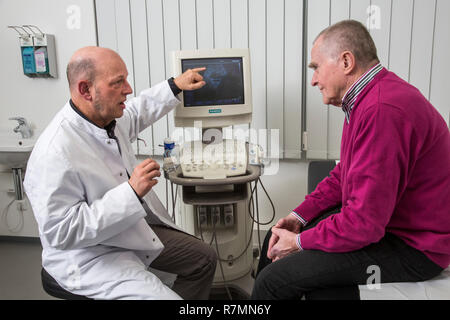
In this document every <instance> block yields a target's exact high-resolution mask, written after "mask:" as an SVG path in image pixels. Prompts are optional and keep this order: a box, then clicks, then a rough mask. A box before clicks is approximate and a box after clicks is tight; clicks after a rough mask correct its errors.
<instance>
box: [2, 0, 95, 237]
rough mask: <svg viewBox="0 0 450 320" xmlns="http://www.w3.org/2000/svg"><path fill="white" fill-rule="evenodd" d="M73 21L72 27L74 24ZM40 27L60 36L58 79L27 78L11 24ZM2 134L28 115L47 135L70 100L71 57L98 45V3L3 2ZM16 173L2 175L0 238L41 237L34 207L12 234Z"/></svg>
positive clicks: (65, 0)
mask: <svg viewBox="0 0 450 320" xmlns="http://www.w3.org/2000/svg"><path fill="white" fill-rule="evenodd" d="M71 5H76V6H77V7H78V8H79V9H80V28H79V29H69V28H68V26H67V22H68V20H69V25H72V26H73V22H74V21H73V20H70V18H71V13H68V12H67V9H68V7H69V6H71ZM70 23H72V24H70ZM23 24H32V25H37V26H38V27H39V28H40V29H41V30H42V31H43V32H45V33H49V34H53V35H55V40H56V41H55V42H56V57H57V61H56V63H57V69H58V77H57V78H56V79H32V78H28V77H26V76H25V75H24V74H23V71H22V62H21V56H20V47H19V40H18V34H17V33H16V32H15V31H14V30H12V29H8V28H7V26H8V25H23ZM0 43H1V50H0V70H1V75H2V76H1V77H0V98H1V99H0V130H8V131H11V132H12V129H13V128H14V127H15V126H16V123H14V122H12V121H9V120H8V118H10V117H12V116H23V117H25V118H27V119H28V120H29V121H31V122H32V124H33V125H34V126H35V128H36V129H37V131H42V130H43V129H44V128H45V126H46V125H47V124H48V123H49V122H50V120H51V119H52V118H53V116H54V115H55V113H56V112H57V111H58V110H59V109H60V108H61V107H62V106H63V105H64V104H65V102H66V101H67V99H68V97H69V91H68V87H67V80H66V76H65V67H66V65H67V62H68V60H69V58H70V56H71V55H72V53H73V52H74V51H75V50H76V49H77V48H80V47H83V46H87V45H96V28H95V11H94V3H93V0H77V1H73V0H39V1H33V0H1V1H0ZM12 187H13V184H12V175H11V174H10V173H9V172H0V210H1V212H2V216H1V220H0V235H25V236H37V235H38V233H37V227H36V223H35V221H34V218H33V215H32V212H31V210H30V208H29V207H30V206H29V205H28V210H25V212H24V218H25V223H24V227H23V228H22V230H21V231H20V232H18V233H17V234H15V233H11V232H9V231H8V229H7V227H6V224H5V223H4V220H3V212H4V209H5V208H6V206H7V204H8V203H9V202H10V201H11V200H12V199H13V198H14V197H13V196H14V194H11V193H7V190H8V189H11V188H12ZM8 217H9V218H10V220H9V221H10V225H11V226H14V225H16V224H17V222H18V221H19V220H18V217H19V212H18V211H17V209H16V206H15V204H13V205H12V206H11V208H10V210H9V214H8Z"/></svg>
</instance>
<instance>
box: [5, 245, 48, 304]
mask: <svg viewBox="0 0 450 320" xmlns="http://www.w3.org/2000/svg"><path fill="white" fill-rule="evenodd" d="M41 253H42V247H41V243H40V242H39V240H38V239H30V238H27V239H19V240H16V239H12V238H3V237H2V238H0V300H55V299H56V298H53V297H52V296H49V295H48V294H47V293H45V291H44V290H43V289H42V284H41V261H42V260H41Z"/></svg>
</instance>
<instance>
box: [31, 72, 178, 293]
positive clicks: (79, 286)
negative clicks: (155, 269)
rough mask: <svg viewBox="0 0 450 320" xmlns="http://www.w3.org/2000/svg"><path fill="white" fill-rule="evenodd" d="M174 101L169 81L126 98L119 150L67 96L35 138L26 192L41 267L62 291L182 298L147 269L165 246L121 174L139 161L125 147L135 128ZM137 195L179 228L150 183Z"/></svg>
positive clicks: (156, 116)
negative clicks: (36, 231)
mask: <svg viewBox="0 0 450 320" xmlns="http://www.w3.org/2000/svg"><path fill="white" fill-rule="evenodd" d="M178 103H179V100H178V99H177V98H176V97H174V95H173V93H172V91H171V89H170V87H169V85H168V83H167V81H164V82H162V83H160V84H158V85H156V86H154V87H153V88H150V89H147V90H144V91H143V92H142V93H141V94H140V95H139V97H136V98H133V99H131V100H129V101H127V102H126V108H125V110H124V115H123V116H122V117H121V118H120V119H117V125H116V128H115V134H116V136H117V137H118V140H119V142H120V147H121V151H122V156H121V155H120V153H119V150H118V147H117V143H116V141H115V140H114V139H110V138H109V137H108V135H107V133H106V130H104V129H101V128H99V127H97V126H95V125H93V124H92V123H90V122H88V121H86V120H85V119H83V118H82V117H81V116H80V115H78V114H77V113H76V112H75V111H74V110H73V109H72V108H71V106H70V104H69V103H67V104H66V105H65V106H64V108H63V109H62V110H61V111H60V112H59V113H58V114H57V115H56V116H55V118H54V119H53V120H52V121H51V123H50V124H49V126H48V127H47V128H46V129H45V131H44V132H43V133H42V134H41V136H40V137H39V139H38V141H37V142H36V145H35V147H34V149H33V152H32V154H31V156H30V159H29V161H28V166H27V170H26V175H25V182H24V186H25V191H26V194H27V195H28V198H29V200H30V203H31V206H32V208H33V212H34V215H35V217H36V220H37V222H38V225H39V235H40V238H41V242H42V246H43V252H42V264H43V267H44V268H45V269H46V270H47V272H48V273H49V274H50V275H51V276H52V277H53V278H54V279H55V280H56V281H57V282H58V283H59V284H60V286H62V287H63V288H65V289H66V290H68V291H71V292H73V293H75V294H79V295H84V296H88V297H92V298H96V299H180V297H179V296H178V295H177V294H176V293H175V292H174V291H172V290H171V289H170V288H169V287H167V286H165V285H164V284H163V283H162V282H161V281H160V279H158V278H157V277H156V276H155V275H154V274H153V273H151V272H149V271H148V270H147V268H148V266H149V265H150V263H151V262H152V261H153V260H154V259H155V258H156V257H157V256H158V255H159V253H160V252H161V251H162V249H163V247H164V246H163V244H162V243H161V241H160V240H159V239H158V237H157V236H156V234H155V233H154V232H153V231H152V229H151V228H150V227H149V225H148V224H147V223H146V221H145V219H144V217H145V216H146V212H145V210H144V209H143V207H142V205H141V203H140V202H139V200H138V198H137V196H136V194H135V193H134V191H133V189H132V188H131V186H130V185H129V184H128V176H127V173H126V171H128V172H129V174H130V175H131V173H132V172H133V169H134V168H135V167H136V165H137V164H138V162H137V160H136V158H135V156H134V152H133V149H132V146H131V142H132V141H134V140H136V138H137V133H138V132H140V131H142V130H144V129H145V128H146V127H148V126H149V125H151V124H152V123H154V122H155V121H157V120H158V119H160V118H161V117H162V116H164V115H165V114H167V113H168V112H169V111H170V110H172V109H173V108H174V107H175V106H176V105H177V104H178ZM143 199H144V200H145V201H146V203H147V204H148V206H149V207H150V209H151V210H152V212H153V213H154V214H155V215H156V216H157V217H158V219H159V220H160V221H161V222H162V223H165V224H167V225H170V226H172V227H174V228H178V227H177V226H176V225H174V224H173V223H172V221H171V219H170V216H169V215H168V213H167V210H166V209H165V208H164V206H163V205H162V203H161V201H160V200H159V199H158V196H157V195H156V193H155V192H154V191H153V190H151V191H150V192H149V193H148V194H147V195H146V196H145V197H144V198H143ZM153 218H154V217H153ZM153 220H154V219H153Z"/></svg>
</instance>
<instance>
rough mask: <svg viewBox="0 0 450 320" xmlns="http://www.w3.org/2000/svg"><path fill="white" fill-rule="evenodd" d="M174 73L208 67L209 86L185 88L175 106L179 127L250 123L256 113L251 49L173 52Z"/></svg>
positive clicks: (206, 74) (204, 76)
mask: <svg viewBox="0 0 450 320" xmlns="http://www.w3.org/2000/svg"><path fill="white" fill-rule="evenodd" d="M173 62H174V73H175V74H181V73H183V72H185V71H186V70H188V69H194V68H200V67H206V70H205V71H203V72H201V74H202V76H203V79H204V81H205V82H206V84H205V86H204V87H202V88H201V89H198V90H193V91H183V92H182V93H181V94H180V99H181V104H180V105H179V106H178V107H177V108H176V109H175V113H174V118H175V126H177V127H194V121H201V126H202V127H203V128H223V127H227V126H230V125H235V124H248V123H250V122H251V116H252V95H251V78H250V56H249V51H248V49H212V50H191V51H177V52H174V53H173Z"/></svg>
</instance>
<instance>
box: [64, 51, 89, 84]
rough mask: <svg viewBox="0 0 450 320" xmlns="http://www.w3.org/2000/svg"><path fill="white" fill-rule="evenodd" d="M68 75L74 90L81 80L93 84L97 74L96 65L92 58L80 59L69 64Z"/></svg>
mask: <svg viewBox="0 0 450 320" xmlns="http://www.w3.org/2000/svg"><path fill="white" fill-rule="evenodd" d="M66 74H67V81H68V82H69V88H70V89H72V87H73V86H74V85H75V84H76V83H77V81H78V80H80V79H84V80H88V81H91V82H93V81H94V80H95V74H96V70H95V63H94V61H93V60H92V59H90V58H78V59H75V60H72V61H70V62H69V63H68V64H67V70H66Z"/></svg>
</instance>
